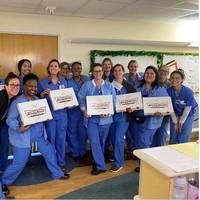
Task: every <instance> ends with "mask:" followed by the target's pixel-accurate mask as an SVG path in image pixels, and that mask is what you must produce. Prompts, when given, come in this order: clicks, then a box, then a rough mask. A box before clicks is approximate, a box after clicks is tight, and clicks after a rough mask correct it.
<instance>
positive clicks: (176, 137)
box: [167, 70, 198, 144]
mask: <svg viewBox="0 0 200 200" xmlns="http://www.w3.org/2000/svg"><path fill="white" fill-rule="evenodd" d="M184 78H185V76H184V73H183V71H181V70H176V71H173V72H172V73H171V75H170V81H171V87H170V88H168V89H167V92H168V94H169V96H170V97H171V99H172V104H173V108H174V114H173V115H172V116H171V120H170V144H178V143H184V142H188V141H189V140H190V136H191V134H192V123H193V119H194V114H195V112H196V109H197V106H198V105H197V102H196V100H195V98H194V95H193V92H192V90H191V89H190V88H188V87H186V86H184V85H183V84H182V83H183V81H184Z"/></svg>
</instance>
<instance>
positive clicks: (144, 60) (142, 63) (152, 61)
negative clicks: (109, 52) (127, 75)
mask: <svg viewBox="0 0 200 200" xmlns="http://www.w3.org/2000/svg"><path fill="white" fill-rule="evenodd" d="M108 57H109V58H110V59H111V60H112V62H113V66H114V65H115V64H122V65H123V66H124V69H125V72H128V68H127V66H128V63H129V61H130V60H136V61H137V62H138V72H144V70H145V69H146V67H147V66H149V65H153V66H155V67H157V57H156V56H114V57H112V56H99V55H98V56H96V57H95V63H102V61H103V59H104V58H108Z"/></svg>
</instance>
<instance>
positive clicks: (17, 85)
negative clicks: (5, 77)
mask: <svg viewBox="0 0 200 200" xmlns="http://www.w3.org/2000/svg"><path fill="white" fill-rule="evenodd" d="M8 86H10V87H20V85H19V84H8Z"/></svg>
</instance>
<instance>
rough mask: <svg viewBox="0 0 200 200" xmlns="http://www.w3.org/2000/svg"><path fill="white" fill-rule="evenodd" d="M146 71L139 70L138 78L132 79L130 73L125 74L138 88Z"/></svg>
mask: <svg viewBox="0 0 200 200" xmlns="http://www.w3.org/2000/svg"><path fill="white" fill-rule="evenodd" d="M143 76H144V73H143V72H139V73H137V75H136V79H134V80H133V79H132V78H131V76H130V74H129V73H126V74H124V77H125V78H126V80H127V81H128V82H129V83H130V84H131V85H132V86H133V87H134V88H138V87H139V86H140V83H141V80H142V79H143Z"/></svg>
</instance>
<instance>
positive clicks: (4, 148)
mask: <svg viewBox="0 0 200 200" xmlns="http://www.w3.org/2000/svg"><path fill="white" fill-rule="evenodd" d="M5 84H6V86H5V89H3V90H1V91H0V99H1V101H0V147H1V148H0V171H4V170H5V169H6V167H7V160H8V146H9V141H8V127H7V124H6V120H5V118H6V115H7V112H8V109H9V106H10V103H11V101H12V100H13V98H14V97H15V96H16V95H17V94H18V92H19V86H20V84H19V78H18V76H17V75H16V74H14V73H12V72H10V73H9V74H8V75H7V77H6V79H5Z"/></svg>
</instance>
